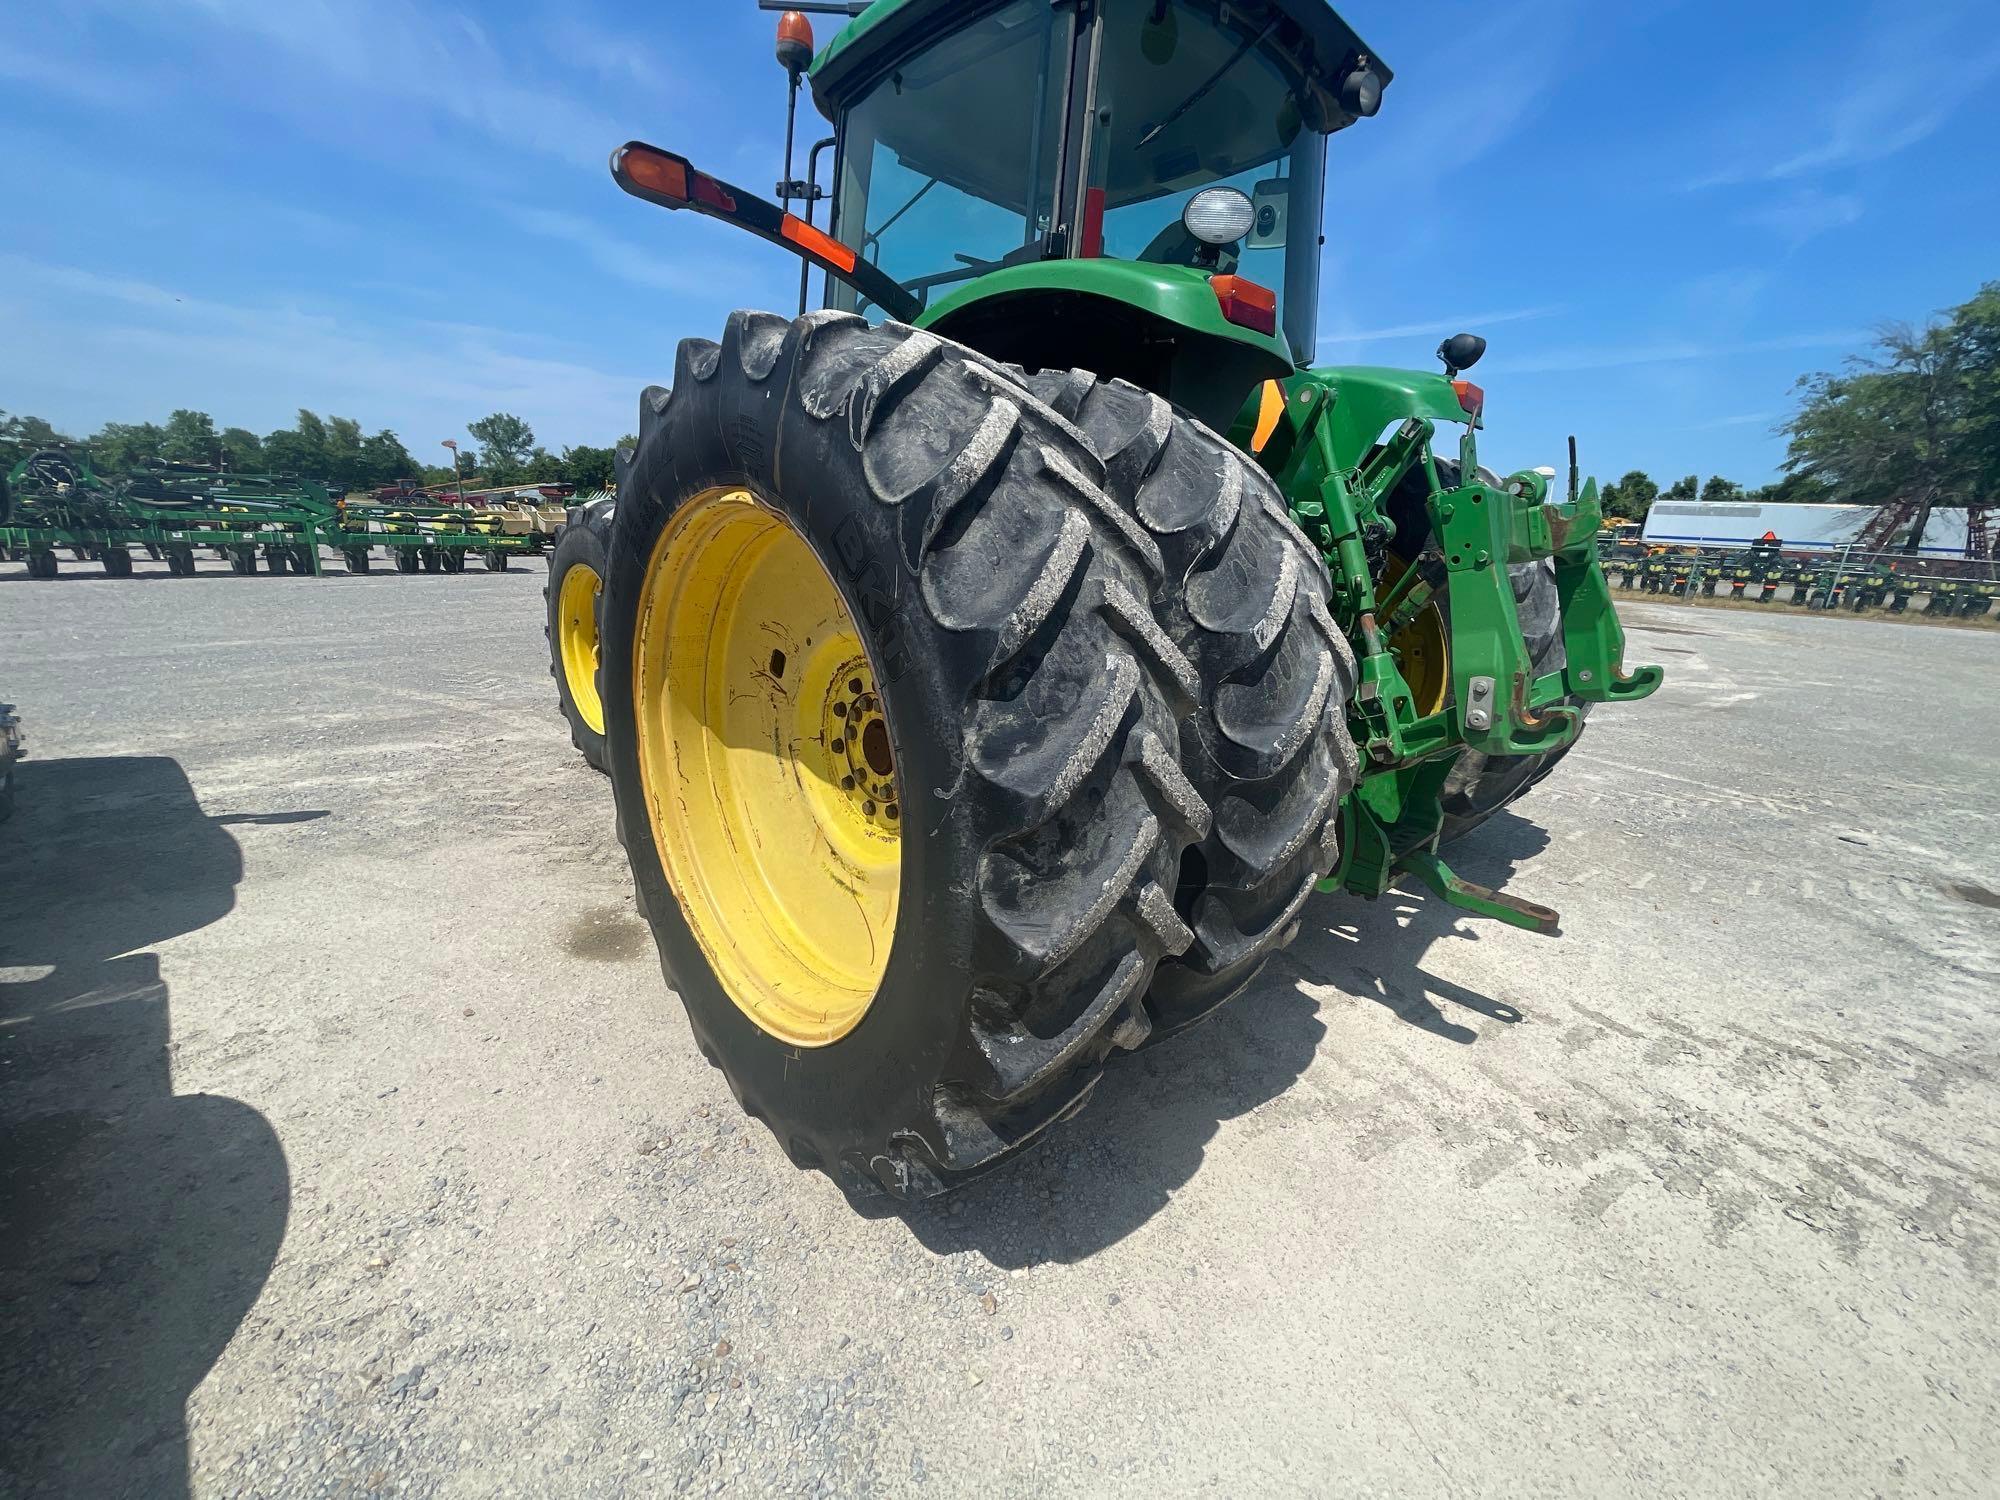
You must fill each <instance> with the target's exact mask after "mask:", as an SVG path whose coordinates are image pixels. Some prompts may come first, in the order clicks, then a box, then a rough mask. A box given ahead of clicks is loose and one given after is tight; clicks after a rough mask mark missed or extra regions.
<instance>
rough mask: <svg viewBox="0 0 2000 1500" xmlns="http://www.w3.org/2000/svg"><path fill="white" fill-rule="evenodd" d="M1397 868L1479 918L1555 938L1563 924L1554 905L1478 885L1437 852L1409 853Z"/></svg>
mask: <svg viewBox="0 0 2000 1500" xmlns="http://www.w3.org/2000/svg"><path fill="white" fill-rule="evenodd" d="M1396 869H1397V872H1398V873H1399V874H1407V875H1414V876H1416V877H1417V879H1419V880H1421V881H1422V882H1423V883H1424V884H1425V885H1426V886H1427V887H1429V889H1430V892H1431V894H1432V895H1434V896H1436V897H1437V898H1438V899H1439V900H1440V901H1443V902H1444V903H1445V904H1446V905H1447V906H1454V907H1457V908H1458V910H1460V911H1465V912H1470V913H1472V915H1474V916H1475V917H1491V918H1492V919H1493V920H1494V921H1496V922H1505V923H1506V924H1507V925H1508V926H1509V927H1519V928H1521V929H1523V930H1524V931H1527V932H1538V933H1541V934H1542V935H1543V936H1544V937H1554V936H1555V934H1556V931H1557V929H1558V928H1560V927H1561V925H1562V918H1561V916H1559V915H1558V914H1557V913H1556V912H1555V911H1554V910H1553V909H1552V908H1550V907H1546V906H1538V905H1536V904H1535V903H1534V902H1532V901H1523V900H1521V899H1520V898H1519V897H1518V896H1509V895H1506V894H1505V893H1503V892H1501V891H1496V890H1492V889H1490V888H1489V887H1487V886H1483V885H1477V884H1474V883H1473V882H1472V881H1470V880H1467V879H1465V878H1464V877H1463V876H1459V875H1455V874H1453V873H1452V869H1451V866H1450V865H1448V864H1446V863H1445V862H1444V861H1443V860H1441V859H1439V858H1438V857H1437V855H1436V854H1435V853H1432V852H1429V851H1419V852H1417V853H1413V854H1406V855H1404V856H1403V859H1402V861H1401V862H1400V863H1399V864H1398V865H1397V867H1396Z"/></svg>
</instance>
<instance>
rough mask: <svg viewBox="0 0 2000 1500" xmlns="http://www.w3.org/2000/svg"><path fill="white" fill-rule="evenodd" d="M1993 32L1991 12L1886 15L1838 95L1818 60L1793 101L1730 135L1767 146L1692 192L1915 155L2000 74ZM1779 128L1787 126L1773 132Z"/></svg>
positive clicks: (1776, 98) (1861, 47)
mask: <svg viewBox="0 0 2000 1500" xmlns="http://www.w3.org/2000/svg"><path fill="white" fill-rule="evenodd" d="M1991 32H1992V17H1991V15H1990V13H1989V11H1988V8H1987V7H1986V6H1984V5H1935V6H1931V7H1917V6H1910V5H1892V6H1878V7H1877V8H1876V11H1875V14H1874V16H1873V18H1872V19H1871V21H1870V22H1869V23H1868V24H1867V25H1864V26H1861V27H1857V28H1855V35H1854V44H1853V46H1852V48H1851V49H1850V52H1849V55H1848V58H1847V61H1846V65H1845V66H1843V67H1839V68H1837V69H1836V70H1834V71H1833V73H1832V74H1831V76H1832V77H1833V78H1834V79H1836V80H1838V82H1837V83H1836V85H1835V86H1834V87H1832V88H1829V87H1828V86H1827V83H1828V77H1829V75H1828V72H1827V70H1826V68H1825V65H1824V62H1823V61H1822V60H1818V59H1815V64H1816V65H1815V66H1814V67H1813V68H1812V69H1811V72H1810V77H1809V78H1808V79H1806V80H1805V81H1804V82H1803V83H1802V84H1801V85H1800V86H1799V88H1798V89H1797V90H1796V98H1795V101H1793V102H1787V101H1786V100H1785V99H1784V98H1783V97H1782V94H1781V93H1780V92H1777V91H1774V92H1773V93H1771V94H1767V95H1765V96H1764V97H1763V99H1762V100H1761V101H1760V108H1759V111H1758V115H1757V117H1756V118H1754V119H1753V120H1750V121H1748V122H1746V124H1745V125H1744V126H1742V127H1740V128H1738V129H1736V130H1734V131H1733V132H1732V134H1734V135H1737V136H1742V135H1759V136H1762V137H1763V138H1764V140H1765V141H1766V142H1767V144H1765V145H1764V146H1763V147H1762V148H1761V149H1760V150H1759V151H1757V152H1756V153H1754V154H1746V155H1744V156H1742V157H1740V158H1739V159H1738V160H1736V161H1734V162H1730V163H1728V164H1727V165H1724V166H1722V167H1721V168H1719V169H1718V170H1716V171H1713V172H1710V173H1707V174H1705V175H1703V176H1700V177H1698V178H1696V179H1695V180H1693V181H1691V182H1689V183H1688V184H1687V186H1688V188H1689V189H1690V190H1700V189H1704V188H1715V187H1727V186H1733V185H1736V184H1741V183H1751V182H1787V181H1792V180H1796V179H1800V178H1806V177H1812V176H1816V175H1819V174H1822V173H1826V172H1830V171H1834V170H1836V169H1839V168H1845V167H1857V166H1862V165H1865V164H1867V163H1869V162H1877V161H1885V160H1887V159H1888V158H1889V157H1892V156H1895V155H1897V154H1898V153H1899V152H1903V151H1907V150H1908V149H1909V148H1910V147H1912V146H1915V145H1917V144H1918V143H1919V142H1922V141H1924V140H1927V139H1929V138H1930V137H1931V136H1933V135H1935V134H1936V133H1937V132H1938V131H1939V130H1941V129H1943V128H1944V125H1945V123H1946V121H1948V120H1949V119H1950V118H1951V116H1952V115H1953V114H1954V113H1956V112H1957V110H1958V109H1959V108H1960V106H1962V105H1963V104H1965V103H1966V101H1968V100H1969V99H1971V98H1972V97H1973V96H1974V95H1975V94H1977V93H1978V92H1979V91H1980V90H1981V89H1983V88H1984V87H1985V86H1986V84H1987V83H1988V82H1989V81H1990V80H1991V79H1993V78H1994V77H1995V75H1996V74H2000V46H1996V45H1994V43H1993V40H1992V35H1991ZM1772 119H1778V120H1781V121H1783V122H1784V123H1783V124H1782V125H1781V126H1780V127H1779V128H1777V129H1771V128H1769V125H1768V123H1767V122H1768V121H1770V120H1772ZM1793 122H1799V123H1796V124H1795V123H1793ZM1760 127H1761V128H1760Z"/></svg>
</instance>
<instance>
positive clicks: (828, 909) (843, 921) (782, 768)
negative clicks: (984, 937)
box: [632, 489, 903, 1047]
mask: <svg viewBox="0 0 2000 1500" xmlns="http://www.w3.org/2000/svg"><path fill="white" fill-rule="evenodd" d="M632 673H633V681H632V702H633V708H634V711H635V715H636V717H637V720H638V742H639V743H638V749H639V774H640V785H641V789H642V791H643V793H644V795H645V799H646V810H647V815H648V817H649V819H650V821H651V824H652V831H653V842H654V847H655V848H656V849H657V850H658V851H659V856H660V864H661V866H662V868H663V870H664V872H665V874H666V878H667V884H668V886H669V887H670V888H671V889H672V891H673V894H674V899H675V900H676V901H677V902H678V903H679V905H680V909H681V912H682V914H683V915H684V916H685V917H686V918H687V923H688V927H689V929H690V930H691V931H692V932H693V934H694V938H695V941H696V942H697V943H698V944H700V946H701V950H702V952H703V954H704V955H706V957H707V958H708V961H709V966H710V968H711V969H713V970H714V972H715V977H716V979H717V980H718V981H719V982H720V984H721V986H722V989H723V991H724V993H726V994H727V995H728V996H729V998H730V1000H731V1001H732V1002H733V1003H734V1004H735V1005H736V1007H737V1008H738V1009H739V1010H741V1011H742V1012H743V1013H744V1015H746V1016H747V1017H749V1019H750V1020H751V1021H752V1022H753V1023H754V1024H755V1025H757V1026H758V1027H759V1028H761V1029H762V1030H763V1031H765V1032H766V1033H768V1034H769V1035H771V1036H773V1037H776V1038H777V1039H779V1040H780V1041H783V1042H787V1043H791V1044H794V1045H798V1046H806V1047H819V1046H825V1045H827V1044H828V1043H831V1042H836V1041H838V1040H839V1039H840V1038H841V1037H843V1036H846V1035H847V1034H848V1033H849V1032H850V1031H852V1030H853V1029H854V1028H855V1027H856V1026H858V1025H859V1024H860V1023H861V1020H862V1017H863V1016H865V1015H866V1014H867V1012H868V1008H869V1006H870V1004H871V1003H872V1002H873V1001H874V998H875V993H876V991H877V990H878V989H879V988H880V986H881V983H882V976H883V974H884V973H885V972H886V970H887V968H888V965H889V952H890V948H891V945H892V943H893V940H894V937H895V931H896V912H897V905H898V901H899V899H900V892H901V883H902V839H901V830H902V815H903V808H902V789H901V784H900V782H899V781H898V779H897V774H896V765H895V756H894V752H893V749H892V746H891V740H890V735H889V728H888V720H887V716H886V714H885V712H884V706H883V702H882V695H881V691H880V689H879V688H878V687H877V680H876V676H875V673H874V669H873V667H872V666H871V665H870V663H869V659H868V652H867V649H866V647H865V646H864V645H863V643H862V639H861V634H860V631H859V630H858V629H857V628H856V625H855V622H854V617H853V616H852V614H850V613H849V611H848V608H847V605H846V603H845V602H844V601H843V600H842V598H841V595H840V590H839V589H838V587H837V586H836V585H835V584H834V581H833V577H832V575H831V574H829V573H828V572H827V569H826V566H825V564H823V563H822V562H821V561H820V559H819V556H818V554H817V553H816V552H815V551H814V550H813V548H812V545H811V544H810V543H809V542H808V541H807V540H806V539H805V537H804V536H803V535H801V534H800V533H799V532H798V531H797V530H795V529H794V528H793V527H792V525H791V524H790V522H788V521H787V520H786V519H785V518H784V517H783V516H781V515H779V514H778V512H777V511H775V510H773V509H771V508H770V507H768V506H766V505H764V504H762V503H760V502H759V501H758V500H756V499H755V498H754V497H753V496H751V495H750V494H749V493H748V492H746V491H743V490H730V489H718V490H711V491H708V492H707V493H705V494H702V495H699V496H697V497H695V498H694V499H692V500H690V501H688V502H687V503H686V504H685V505H683V506H682V507H681V508H680V509H679V510H678V511H676V512H675V513H674V515H673V516H672V518H671V519H670V520H669V521H668V522H667V525H666V527H665V528H664V529H663V531H662V532H661V534H660V537H659V539H658V541H657V542H655V543H654V546H653V550H652V555H651V556H650V558H649V559H648V561H647V564H646V574H645V579H644V582H643V584H642V586H641V591H640V598H639V616H638V623H637V631H636V641H635V647H634V651H633V662H632Z"/></svg>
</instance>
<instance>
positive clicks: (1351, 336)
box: [1319, 306, 1563, 345]
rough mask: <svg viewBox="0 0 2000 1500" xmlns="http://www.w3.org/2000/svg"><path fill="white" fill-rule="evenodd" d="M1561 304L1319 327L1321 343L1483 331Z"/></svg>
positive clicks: (1546, 313)
mask: <svg viewBox="0 0 2000 1500" xmlns="http://www.w3.org/2000/svg"><path fill="white" fill-rule="evenodd" d="M1561 311H1563V309H1562V308H1561V307H1558V306H1550V307H1520V308H1514V309H1512V310H1511V311H1508V312H1489V313H1469V314H1467V315H1466V316H1464V317H1462V318H1436V319H1432V320H1430V321H1427V322H1423V323H1401V324H1397V325H1395V326H1394V327H1390V328H1365V329H1353V330H1344V331H1343V330H1334V329H1322V330H1321V332H1320V335H1319V342H1320V343H1321V344H1323V345H1324V344H1381V343H1387V342H1389V341H1390V340H1393V339H1427V338H1432V337H1437V338H1448V337H1450V336H1451V335H1452V334H1454V333H1467V332H1470V333H1483V332H1484V331H1485V330H1486V329H1488V328H1491V327H1494V326H1495V325H1496V324H1500V323H1523V322H1526V321H1527V320H1528V319H1530V318H1547V317H1552V316H1554V315H1555V314H1557V313H1560V312H1561Z"/></svg>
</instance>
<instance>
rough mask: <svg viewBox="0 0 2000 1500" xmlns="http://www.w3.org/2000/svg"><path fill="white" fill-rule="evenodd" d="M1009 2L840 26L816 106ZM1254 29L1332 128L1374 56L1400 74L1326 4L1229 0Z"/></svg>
mask: <svg viewBox="0 0 2000 1500" xmlns="http://www.w3.org/2000/svg"><path fill="white" fill-rule="evenodd" d="M1003 3H1005V0H875V3H874V4H873V5H870V6H869V7H868V9H867V10H865V11H863V12H862V13H861V14H860V15H859V16H857V17H855V19H854V20H853V21H851V22H849V23H848V24H847V25H846V26H844V27H843V28H841V31H840V33H839V34H838V35H837V36H835V37H834V39H833V40H832V41H831V42H829V43H827V45H826V49H825V50H824V51H823V52H821V53H820V55H819V56H818V58H816V59H815V60H814V62H813V65H812V72H811V74H810V77H811V81H812V91H813V102H814V103H815V104H817V105H818V106H819V110H820V113H821V114H823V115H825V116H826V117H827V118H828V119H829V120H832V119H836V118H838V116H839V113H840V111H841V110H842V109H844V108H845V107H846V106H847V105H848V104H849V103H850V102H851V101H852V100H853V99H854V98H856V97H857V96H858V95H859V94H860V93H862V92H863V91H864V90H865V89H867V88H868V87H869V86H870V85H871V84H873V83H874V82H875V80H876V79H877V78H878V77H879V76H880V75H881V73H882V72H883V70H884V69H885V68H887V67H888V66H889V65H890V64H891V63H893V62H895V61H897V60H898V59H900V58H903V57H905V56H907V55H908V54H909V53H911V52H912V51H914V50H917V49H919V48H921V47H922V46H923V45H925V43H926V42H928V41H930V40H934V39H935V38H937V37H939V36H943V35H945V34H946V33H948V32H950V31H952V30H954V29H956V28H957V27H958V26H960V25H962V24H964V23H965V22H966V21H969V20H972V19H973V18H975V17H977V16H979V15H981V14H982V13H984V12H986V11H990V10H996V9H998V8H999V6H1000V5H1001V4H1003ZM1226 9H1228V10H1229V11H1230V12H1232V13H1233V14H1235V15H1237V16H1240V17H1242V18H1243V19H1244V20H1246V21H1248V22H1249V23H1250V24H1251V25H1253V26H1254V25H1256V24H1257V23H1258V22H1259V21H1260V20H1261V21H1262V22H1263V23H1264V24H1269V23H1270V22H1271V21H1272V20H1277V21H1278V22H1279V23H1280V25H1279V26H1278V29H1277V31H1276V32H1275V33H1274V34H1273V38H1272V41H1273V45H1275V46H1276V47H1277V49H1278V50H1279V51H1280V52H1282V53H1284V54H1286V55H1287V56H1289V57H1290V58H1291V59H1292V60H1293V62H1294V63H1295V64H1296V65H1297V67H1298V70H1299V72H1300V74H1301V76H1302V77H1303V78H1305V79H1306V80H1308V81H1310V82H1311V83H1312V84H1313V85H1314V86H1315V87H1316V88H1317V90H1318V92H1319V94H1320V95H1321V102H1322V105H1323V109H1322V112H1321V117H1322V118H1323V119H1325V120H1326V122H1327V128H1328V129H1329V130H1339V129H1341V128H1342V127H1343V126H1347V125H1351V124H1353V123H1354V118H1353V116H1351V115H1349V114H1347V113H1346V112H1345V111H1344V110H1342V109H1341V107H1340V105H1339V103H1338V93H1339V86H1340V80H1341V79H1342V78H1343V77H1344V76H1345V75H1346V74H1347V72H1348V71H1349V69H1351V68H1352V66H1353V65H1354V62H1355V61H1356V60H1357V59H1358V58H1361V57H1367V58H1368V60H1369V64H1370V66H1371V67H1373V68H1374V70H1375V73H1376V75H1377V76H1378V77H1379V78H1380V79H1381V80H1382V85H1383V87H1384V88H1387V87H1388V84H1389V81H1390V80H1391V79H1392V78H1393V77H1394V76H1395V75H1394V74H1393V73H1391V72H1390V71H1389V69H1388V67H1387V66H1386V65H1385V64H1384V63H1383V62H1382V60H1381V59H1380V58H1378V57H1376V56H1375V55H1374V53H1372V52H1371V51H1369V49H1368V46H1367V44H1366V43H1364V42H1363V41H1362V40H1361V38H1360V37H1358V36H1356V35H1355V34H1354V32H1353V30H1352V29H1351V28H1350V27H1349V26H1348V24H1347V23H1346V22H1345V21H1343V20H1341V18H1340V16H1339V15H1338V14H1337V13H1336V12H1335V11H1334V9H1333V7H1332V6H1331V5H1328V4H1327V3H1326V0H1230V3H1229V4H1228V5H1227V6H1226Z"/></svg>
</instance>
